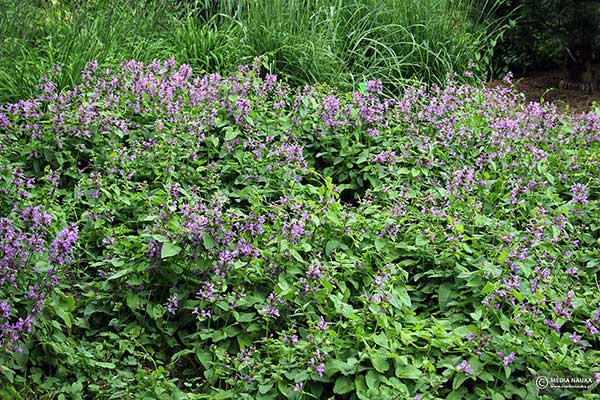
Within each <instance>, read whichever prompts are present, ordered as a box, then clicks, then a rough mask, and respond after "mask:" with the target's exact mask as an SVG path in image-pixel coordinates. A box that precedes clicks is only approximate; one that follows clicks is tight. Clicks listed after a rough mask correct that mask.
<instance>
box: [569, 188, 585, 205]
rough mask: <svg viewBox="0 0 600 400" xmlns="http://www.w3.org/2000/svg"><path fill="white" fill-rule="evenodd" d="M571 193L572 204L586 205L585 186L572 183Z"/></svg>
mask: <svg viewBox="0 0 600 400" xmlns="http://www.w3.org/2000/svg"><path fill="white" fill-rule="evenodd" d="M571 192H572V193H573V202H574V203H577V204H581V205H582V206H585V205H587V204H588V190H587V188H586V187H585V185H583V184H581V183H574V184H573V185H572V186H571Z"/></svg>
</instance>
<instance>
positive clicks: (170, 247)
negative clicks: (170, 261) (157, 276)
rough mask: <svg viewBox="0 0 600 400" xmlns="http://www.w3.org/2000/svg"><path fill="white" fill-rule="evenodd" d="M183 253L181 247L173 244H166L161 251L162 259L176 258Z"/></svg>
mask: <svg viewBox="0 0 600 400" xmlns="http://www.w3.org/2000/svg"><path fill="white" fill-rule="evenodd" d="M180 251H181V247H179V246H177V245H174V244H173V243H171V242H165V243H163V245H162V249H161V250H160V258H163V259H164V258H169V257H173V256H176V255H177V254H179V252H180Z"/></svg>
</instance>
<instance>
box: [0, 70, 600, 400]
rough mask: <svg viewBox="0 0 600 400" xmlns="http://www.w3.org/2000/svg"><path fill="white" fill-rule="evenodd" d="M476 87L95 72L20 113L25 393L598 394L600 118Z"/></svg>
mask: <svg viewBox="0 0 600 400" xmlns="http://www.w3.org/2000/svg"><path fill="white" fill-rule="evenodd" d="M467 74H469V72H467ZM455 78H457V77H456V76H451V77H450V78H449V80H448V82H447V83H446V85H445V87H444V88H441V87H433V88H432V90H429V91H427V90H425V89H424V88H418V87H412V88H407V89H406V90H405V91H404V92H403V94H402V95H401V96H399V97H397V98H390V97H387V96H384V95H382V92H383V90H384V89H383V87H382V84H381V82H380V81H377V80H371V81H366V82H364V83H363V84H361V85H360V87H359V90H357V91H354V92H350V93H344V92H339V91H336V90H334V89H332V88H330V87H328V86H325V85H318V86H306V87H304V88H294V87H290V86H288V85H287V84H286V83H285V82H281V81H280V80H279V79H278V78H277V76H275V75H272V74H268V73H265V72H261V69H260V63H259V62H258V61H257V62H256V64H255V65H253V66H248V67H240V68H238V70H237V71H236V72H235V73H232V74H231V75H228V76H221V75H219V74H217V73H214V74H205V75H195V74H193V71H192V69H191V68H190V67H189V66H187V65H177V64H176V63H175V61H174V60H167V61H153V62H151V63H143V62H138V61H128V62H125V63H123V64H122V65H120V66H119V68H117V69H115V70H110V69H103V68H99V67H98V64H97V63H96V62H90V63H88V64H87V66H86V67H85V69H84V71H83V74H82V83H81V84H79V85H76V86H75V87H73V88H72V89H70V90H63V91H59V90H57V87H58V86H57V84H56V83H55V82H54V80H53V76H49V77H47V78H45V79H44V80H43V81H42V83H41V85H40V92H41V93H40V94H39V95H38V96H36V97H32V98H29V99H26V100H20V101H17V102H13V103H4V104H2V105H0V161H1V162H0V165H1V167H0V179H1V180H0V182H1V184H0V185H1V188H2V189H1V190H0V210H1V214H0V215H1V218H0V231H1V232H2V241H1V242H0V260H1V263H0V293H1V294H2V296H1V298H0V310H1V314H0V346H1V347H2V351H1V352H0V379H1V380H0V397H6V398H14V399H29V398H36V399H37V398H59V399H67V398H106V399H111V398H112V399H122V398H136V399H137V398H148V399H154V398H159V399H162V398H164V399H170V398H180V399H185V398H189V399H203V398H210V399H219V398H220V399H226V398H235V399H238V398H242V399H243V398H248V399H255V398H257V399H272V398H290V399H312V398H347V399H379V398H419V399H438V398H455V399H459V398H474V399H475V398H493V399H505V398H538V390H537V388H536V386H535V377H536V376H538V375H540V374H541V375H543V374H572V375H575V376H586V377H589V378H590V379H592V386H591V387H590V389H589V390H588V391H587V392H578V395H579V396H581V398H586V397H588V398H592V397H593V396H595V395H596V394H597V390H598V385H597V384H598V381H599V380H600V370H598V369H597V368H598V366H597V360H598V350H599V340H598V329H599V328H600V304H599V302H600V298H599V297H598V268H599V267H598V264H599V256H600V254H599V249H600V221H599V216H600V210H599V188H600V168H599V162H600V159H599V154H600V153H599V151H598V150H599V143H600V133H599V132H600V116H599V115H598V113H595V112H590V113H586V114H581V115H574V116H568V115H561V114H558V113H557V112H556V109H555V108H554V107H553V106H552V105H547V104H539V103H525V102H523V101H522V99H521V97H520V96H519V95H517V94H515V93H514V92H513V91H512V90H511V89H510V88H509V87H506V88H496V89H481V88H478V87H475V86H469V85H458V84H456V82H455ZM509 79H510V78H507V80H509ZM590 391H591V392H590ZM594 391H595V392H594ZM594 393H596V394H594ZM553 395H564V396H566V397H573V396H575V395H574V394H573V393H569V392H560V393H542V398H544V397H545V398H551V396H553Z"/></svg>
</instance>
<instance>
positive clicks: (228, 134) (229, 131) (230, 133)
mask: <svg viewBox="0 0 600 400" xmlns="http://www.w3.org/2000/svg"><path fill="white" fill-rule="evenodd" d="M239 133H240V131H239V130H238V129H237V128H234V127H232V126H228V127H227V128H225V141H226V142H228V141H230V140H233V139H235V138H236V137H237V135H239Z"/></svg>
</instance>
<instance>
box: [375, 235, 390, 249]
mask: <svg viewBox="0 0 600 400" xmlns="http://www.w3.org/2000/svg"><path fill="white" fill-rule="evenodd" d="M386 243H387V240H386V239H384V238H382V237H378V238H377V239H375V249H376V250H377V251H381V250H382V249H383V248H384V247H385V244H386Z"/></svg>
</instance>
